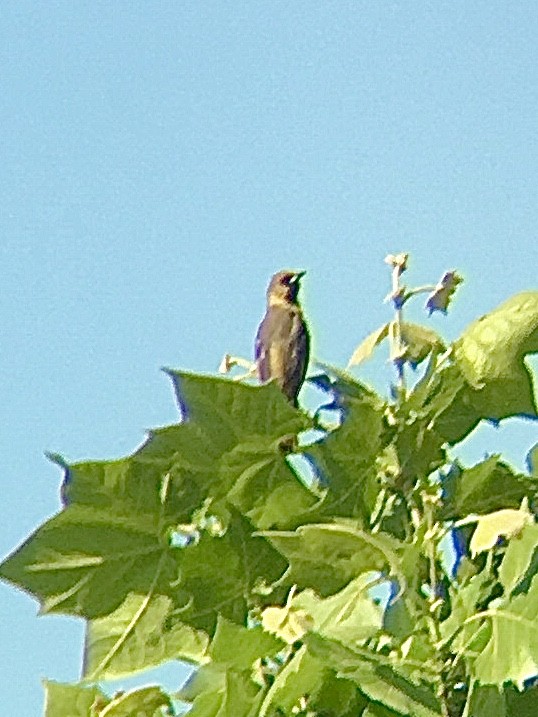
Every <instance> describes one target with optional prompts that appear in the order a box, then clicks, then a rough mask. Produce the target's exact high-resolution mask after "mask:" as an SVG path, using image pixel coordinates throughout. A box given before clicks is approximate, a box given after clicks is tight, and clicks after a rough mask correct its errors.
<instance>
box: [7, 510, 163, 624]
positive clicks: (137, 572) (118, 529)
mask: <svg viewBox="0 0 538 717" xmlns="http://www.w3.org/2000/svg"><path fill="white" fill-rule="evenodd" d="M175 562H176V561H175V560H174V556H173V554H172V551H171V549H170V548H169V547H168V545H167V544H166V542H165V541H164V540H163V538H162V536H161V535H160V532H159V528H158V526H157V525H155V524H154V523H152V522H151V520H149V518H148V517H147V516H144V515H137V516H135V515H116V514H113V513H110V512H108V511H107V512H104V511H98V510H96V509H92V508H89V507H85V506H75V505H74V506H70V507H69V508H68V509H67V510H64V511H63V512H61V513H60V514H58V515H56V516H55V517H53V518H51V519H50V520H48V521H47V522H46V523H44V525H42V526H41V527H40V528H38V529H37V530H36V532H35V533H34V534H33V535H31V536H30V538H28V540H26V542H25V543H23V545H22V546H20V547H19V548H18V549H17V550H16V551H15V552H14V553H13V554H12V555H10V556H9V557H8V558H7V559H6V560H5V561H4V563H3V564H2V565H1V566H0V575H1V576H2V577H3V578H4V579H7V580H9V581H10V582H12V583H14V584H15V585H18V586H20V587H22V588H24V589H25V590H27V591H28V592H31V593H32V594H33V595H34V596H35V597H36V598H37V599H38V600H39V601H40V603H41V610H42V612H58V613H65V614H71V615H82V616H84V617H87V618H90V619H92V618H95V617H98V616H100V615H106V614H108V613H109V612H112V611H113V610H115V609H116V608H117V607H118V606H119V605H120V604H121V602H122V601H123V599H124V598H125V596H126V595H127V594H128V593H129V592H137V593H139V594H148V593H152V592H153V591H155V590H159V589H160V588H162V587H164V586H166V587H167V586H168V577H169V575H170V573H172V574H173V573H175Z"/></svg>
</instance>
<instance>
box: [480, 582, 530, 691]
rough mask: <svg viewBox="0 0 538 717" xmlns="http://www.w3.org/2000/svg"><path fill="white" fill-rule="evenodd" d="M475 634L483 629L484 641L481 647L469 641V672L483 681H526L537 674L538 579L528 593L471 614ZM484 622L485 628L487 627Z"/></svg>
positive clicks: (486, 682) (501, 682) (490, 682)
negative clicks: (500, 604)
mask: <svg viewBox="0 0 538 717" xmlns="http://www.w3.org/2000/svg"><path fill="white" fill-rule="evenodd" d="M484 621H485V623H484ZM468 622H469V624H472V625H473V628H474V630H475V634H478V632H479V631H481V632H483V638H482V639H483V640H485V644H484V647H483V649H481V650H479V651H478V654H476V650H475V649H473V648H474V646H473V645H470V646H469V650H468V654H467V659H468V661H469V664H470V674H471V676H472V677H473V678H475V679H476V680H478V681H479V682H480V683H481V684H483V685H491V684H492V685H498V686H501V685H502V684H504V683H505V682H509V681H510V682H513V683H514V684H516V685H517V686H518V687H519V688H520V689H522V687H523V683H524V682H525V681H526V680H528V679H530V678H531V677H535V676H536V675H537V674H538V579H537V578H536V577H535V578H534V579H533V581H532V583H531V587H530V589H529V591H528V593H521V594H520V595H517V596H516V597H515V598H512V599H511V600H510V601H508V602H507V603H506V604H504V605H503V606H502V607H498V608H490V609H489V610H487V611H486V612H484V613H481V614H478V615H476V616H473V617H471V618H469V621H468ZM484 624H486V630H485V631H484Z"/></svg>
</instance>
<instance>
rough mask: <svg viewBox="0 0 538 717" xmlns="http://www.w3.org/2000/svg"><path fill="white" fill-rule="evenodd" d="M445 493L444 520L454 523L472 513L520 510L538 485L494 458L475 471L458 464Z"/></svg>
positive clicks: (447, 479)
mask: <svg viewBox="0 0 538 717" xmlns="http://www.w3.org/2000/svg"><path fill="white" fill-rule="evenodd" d="M443 491H444V496H445V501H444V506H443V508H442V517H443V519H444V520H453V519H455V518H456V519H457V518H461V517H463V516H465V515H468V514H469V513H489V512H492V511H494V510H499V509H502V508H518V507H519V505H520V504H521V501H522V499H523V498H524V497H525V496H526V495H529V493H530V492H533V493H534V492H535V491H536V485H535V482H534V481H532V480H531V479H529V478H528V477H527V476H523V475H521V474H518V473H514V471H513V470H512V469H511V468H510V467H509V466H508V465H507V464H506V463H504V462H503V461H502V460H501V458H500V456H498V455H493V456H490V457H489V458H486V460H484V461H482V462H481V463H477V464H476V465H475V466H473V467H472V468H465V469H461V468H460V467H459V466H457V465H455V466H454V467H453V468H452V470H451V471H450V473H449V475H448V476H447V477H446V478H445V480H444V482H443Z"/></svg>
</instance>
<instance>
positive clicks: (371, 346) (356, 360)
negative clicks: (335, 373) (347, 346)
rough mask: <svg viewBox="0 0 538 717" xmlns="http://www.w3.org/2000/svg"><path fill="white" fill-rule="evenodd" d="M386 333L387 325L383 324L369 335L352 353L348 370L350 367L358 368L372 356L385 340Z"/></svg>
mask: <svg viewBox="0 0 538 717" xmlns="http://www.w3.org/2000/svg"><path fill="white" fill-rule="evenodd" d="M388 331H389V325H388V324H383V325H382V326H380V327H379V328H378V329H376V330H375V331H373V332H372V333H371V334H369V335H368V336H367V337H366V338H365V339H364V341H362V342H361V343H360V344H359V345H358V346H357V348H356V349H355V351H354V352H353V355H352V356H351V358H350V359H349V362H348V368H349V367H350V366H358V365H359V364H361V363H363V362H364V361H366V360H367V359H369V358H370V356H371V355H372V354H373V352H374V350H375V348H376V347H377V346H379V344H380V343H381V342H382V341H383V340H384V339H386V338H387V335H388Z"/></svg>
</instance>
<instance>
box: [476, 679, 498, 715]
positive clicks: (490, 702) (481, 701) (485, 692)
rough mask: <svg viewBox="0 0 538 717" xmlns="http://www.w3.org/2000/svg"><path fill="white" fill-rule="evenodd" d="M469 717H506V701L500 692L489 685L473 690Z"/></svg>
mask: <svg viewBox="0 0 538 717" xmlns="http://www.w3.org/2000/svg"><path fill="white" fill-rule="evenodd" d="M469 715H472V716H473V717H506V699H505V696H504V694H503V692H502V691H501V690H499V688H497V687H491V686H489V685H478V686H476V687H475V688H474V690H473V693H472V695H471V700H470V709H469Z"/></svg>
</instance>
